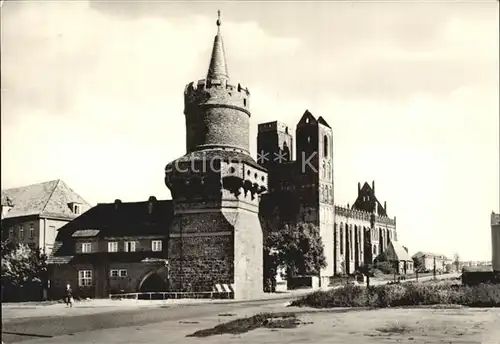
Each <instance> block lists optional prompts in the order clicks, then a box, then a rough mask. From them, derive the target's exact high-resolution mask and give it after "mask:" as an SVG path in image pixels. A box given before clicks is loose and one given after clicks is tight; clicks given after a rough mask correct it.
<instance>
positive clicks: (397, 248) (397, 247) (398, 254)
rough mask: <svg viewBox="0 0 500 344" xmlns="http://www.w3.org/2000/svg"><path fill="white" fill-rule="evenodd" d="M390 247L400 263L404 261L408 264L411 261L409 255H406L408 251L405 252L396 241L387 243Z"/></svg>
mask: <svg viewBox="0 0 500 344" xmlns="http://www.w3.org/2000/svg"><path fill="white" fill-rule="evenodd" d="M389 245H390V246H392V248H393V250H394V254H395V255H396V257H394V258H396V260H398V261H400V262H403V261H406V262H409V261H412V259H411V258H410V255H409V254H408V251H406V250H405V248H404V247H403V246H402V245H401V244H400V243H399V242H397V241H391V242H390V243H389Z"/></svg>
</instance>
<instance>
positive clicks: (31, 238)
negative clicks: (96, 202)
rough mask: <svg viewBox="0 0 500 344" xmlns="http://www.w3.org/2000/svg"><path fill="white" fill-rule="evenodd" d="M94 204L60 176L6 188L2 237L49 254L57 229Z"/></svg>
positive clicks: (3, 203) (3, 196) (3, 200)
mask: <svg viewBox="0 0 500 344" xmlns="http://www.w3.org/2000/svg"><path fill="white" fill-rule="evenodd" d="M90 207H91V205H90V204H89V203H88V202H87V201H85V200H84V199H83V198H82V197H81V196H80V195H79V194H77V193H76V192H75V191H73V190H72V189H71V188H70V187H69V186H68V185H66V183H64V182H63V181H62V180H60V179H58V180H52V181H48V182H44V183H38V184H33V185H28V186H22V187H18V188H12V189H6V190H2V240H11V241H12V242H15V243H23V244H27V245H29V246H31V247H39V248H41V249H42V250H44V251H45V252H46V253H47V254H49V253H50V251H51V250H52V247H53V245H54V240H55V238H56V234H57V230H58V229H59V228H61V227H62V226H64V225H65V224H66V223H68V222H70V221H71V220H73V219H75V218H77V217H78V216H80V215H81V214H83V213H84V212H85V211H87V210H88V209H90Z"/></svg>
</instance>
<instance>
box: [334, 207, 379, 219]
mask: <svg viewBox="0 0 500 344" xmlns="http://www.w3.org/2000/svg"><path fill="white" fill-rule="evenodd" d="M335 214H338V215H340V216H346V217H349V218H352V219H358V220H365V221H370V218H371V214H370V213H369V212H366V211H363V210H357V209H350V208H347V207H342V206H338V205H336V206H335Z"/></svg>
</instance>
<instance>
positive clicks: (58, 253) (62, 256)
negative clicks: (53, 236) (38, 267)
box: [47, 241, 73, 264]
mask: <svg viewBox="0 0 500 344" xmlns="http://www.w3.org/2000/svg"><path fill="white" fill-rule="evenodd" d="M65 249H68V246H66V247H63V245H62V242H58V241H56V242H55V243H54V247H53V248H52V253H51V254H50V255H49V257H48V258H47V264H67V263H69V262H70V261H71V259H73V256H72V255H69V254H68V253H67V252H64V250H65Z"/></svg>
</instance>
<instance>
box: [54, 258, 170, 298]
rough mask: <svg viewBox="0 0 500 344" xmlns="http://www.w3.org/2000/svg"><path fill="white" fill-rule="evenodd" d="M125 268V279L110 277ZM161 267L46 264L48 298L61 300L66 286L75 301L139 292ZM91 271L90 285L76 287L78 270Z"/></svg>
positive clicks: (128, 263)
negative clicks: (48, 288) (47, 270)
mask: <svg viewBox="0 0 500 344" xmlns="http://www.w3.org/2000/svg"><path fill="white" fill-rule="evenodd" d="M112 269H117V270H120V269H125V270H127V277H110V275H109V274H110V270H112ZM163 269H164V268H163V267H162V266H159V265H156V264H152V263H141V262H111V263H110V264H108V265H107V266H106V264H91V263H88V264H63V265H49V276H50V277H49V278H50V292H49V294H50V297H51V298H52V299H60V298H63V297H64V296H65V294H66V292H65V290H66V284H68V283H69V284H70V285H71V288H72V289H73V294H74V296H75V298H79V297H82V298H85V297H91V298H94V297H97V298H100V297H101V298H102V297H107V296H108V293H122V292H124V293H135V292H139V287H140V284H141V282H142V281H143V279H144V278H145V277H147V276H148V275H149V274H151V273H155V272H157V273H159V274H162V273H163V271H162V270H163ZM80 270H92V286H90V287H80V286H79V285H78V271H80Z"/></svg>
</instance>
